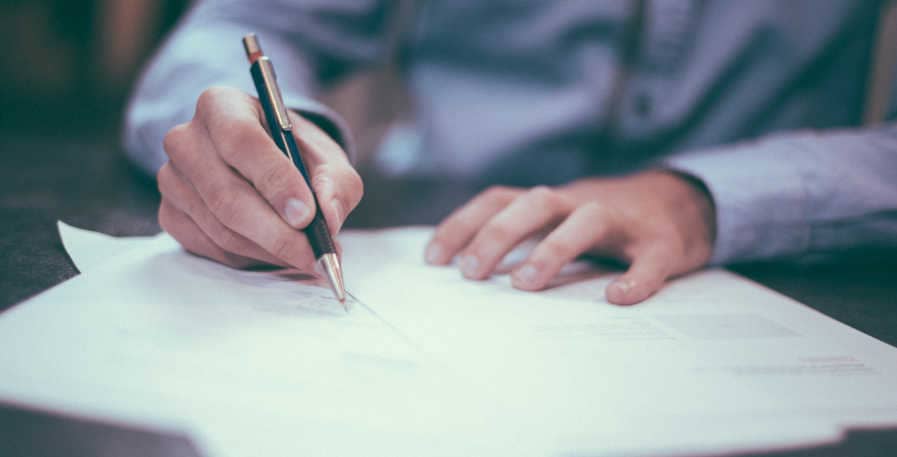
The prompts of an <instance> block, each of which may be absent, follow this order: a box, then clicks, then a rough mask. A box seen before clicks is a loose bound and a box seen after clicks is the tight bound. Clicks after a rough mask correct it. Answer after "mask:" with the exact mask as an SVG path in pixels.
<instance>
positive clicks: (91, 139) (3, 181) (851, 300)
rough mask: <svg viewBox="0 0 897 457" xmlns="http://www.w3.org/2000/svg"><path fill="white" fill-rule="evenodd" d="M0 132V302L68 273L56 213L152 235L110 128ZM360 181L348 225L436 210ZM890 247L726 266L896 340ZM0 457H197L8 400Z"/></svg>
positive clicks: (418, 195)
mask: <svg viewBox="0 0 897 457" xmlns="http://www.w3.org/2000/svg"><path fill="white" fill-rule="evenodd" d="M0 138H2V143H0V310H5V309H7V308H9V307H11V306H13V305H15V304H16V303H19V302H21V301H22V300H25V299H27V298H28V297H30V296H33V295H34V294H36V293H39V292H40V291H43V290H45V289H47V288H49V287H51V286H53V285H56V284H58V283H60V282H62V281H64V280H65V279H68V278H70V277H72V276H75V275H76V274H78V272H77V270H76V269H75V267H74V265H73V264H72V262H71V260H70V259H69V258H68V255H67V254H66V253H65V250H64V248H63V246H62V243H61V241H60V239H59V235H58V233H57V230H56V221H57V220H60V219H61V220H64V221H66V222H68V223H70V224H73V225H75V226H78V227H84V228H88V229H91V230H97V231H101V232H105V233H108V234H112V235H149V234H154V233H158V232H159V230H160V229H159V225H158V223H157V221H156V207H157V205H158V201H159V195H158V192H157V191H156V189H155V183H154V182H153V181H152V180H151V179H148V178H147V177H145V176H143V175H141V174H140V173H139V172H137V171H136V170H135V169H133V168H132V167H131V166H130V165H129V164H128V162H127V161H126V160H125V159H124V157H123V155H122V154H121V152H120V149H119V147H118V142H117V138H116V135H115V134H111V133H108V132H107V133H100V134H96V133H94V134H90V135H83V136H72V135H62V134H61V135H59V136H53V135H50V136H47V135H46V134H41V135H36V134H22V133H14V134H10V133H8V132H7V133H3V134H0ZM366 188H367V195H366V197H365V201H364V202H363V203H362V206H361V207H360V208H359V210H358V211H357V212H356V213H354V214H353V215H352V217H351V218H350V219H349V221H348V222H347V226H349V227H378V226H385V225H389V224H405V223H412V222H414V223H433V222H435V221H436V220H437V219H438V218H439V216H440V214H438V213H432V214H429V215H428V216H425V217H424V218H423V219H417V220H405V219H388V220H384V219H383V218H382V217H378V215H379V214H382V211H378V209H379V208H385V207H396V206H398V205H400V204H402V203H399V202H397V201H396V200H395V198H396V196H397V195H402V194H409V193H408V192H406V191H408V190H409V189H413V190H414V192H411V193H410V194H411V195H414V197H415V200H414V201H412V202H408V203H407V204H409V205H417V206H427V205H430V203H431V202H430V201H429V200H430V199H431V198H444V196H443V197H437V196H436V194H435V193H430V192H429V191H428V189H427V188H426V183H422V182H398V183H397V182H394V181H391V182H387V181H384V180H379V179H377V178H371V179H370V180H368V181H367V184H366ZM466 195H467V192H459V193H458V194H457V195H454V196H452V197H449V198H453V199H454V200H455V201H454V202H460V201H461V200H463V199H464V198H465V197H466ZM454 202H449V203H454ZM444 203H445V202H444ZM431 206H434V207H435V206H443V205H431ZM895 254H897V252H887V251H871V252H869V251H867V252H859V253H857V252H854V253H850V254H845V255H843V256H840V257H839V258H838V259H837V260H834V261H827V262H820V263H814V264H803V265H799V264H794V263H756V264H746V265H738V266H735V267H733V270H734V271H736V272H738V273H740V274H743V275H745V276H747V277H749V278H751V279H753V280H755V281H757V282H760V283H761V284H764V285H766V286H768V287H770V288H772V289H774V290H777V291H779V292H781V293H783V294H785V295H788V296H790V297H792V298H795V299H797V300H799V301H801V302H803V303H806V304H808V305H810V306H812V307H813V308H815V309H817V310H819V311H821V312H823V313H825V314H827V315H829V316H831V317H833V318H835V319H837V320H839V321H841V322H844V323H846V324H847V325H850V326H852V327H855V328H857V329H859V330H861V331H863V332H865V333H867V334H869V335H872V336H873V337H876V338H878V339H880V340H882V341H884V342H886V343H888V344H891V345H897V260H895V259H897V255H895ZM0 373H2V367H0ZM0 376H2V374H0ZM895 389H897V386H895ZM0 454H2V455H29V456H57V455H58V456H62V455H82V456H88V455H97V456H107V455H108V456H112V455H137V456H148V457H149V456H193V455H198V454H197V453H196V450H195V448H194V447H193V446H192V444H191V443H190V441H189V437H186V436H181V435H177V436H173V435H166V434H163V433H159V432H157V431H153V430H140V429H134V428H130V427H126V426H122V425H116V424H107V423H103V422H98V421H93V420H89V419H84V418H76V417H67V416H61V415H57V414H54V413H50V412H43V411H38V410H34V409H30V408H27V407H23V406H19V405H12V404H5V405H3V404H0ZM752 455H755V454H752ZM762 455H770V456H782V457H784V456H806V457H809V456H844V457H846V456H850V457H854V456H895V455H897V428H894V429H885V430H854V431H851V432H850V433H849V434H848V436H847V438H845V440H843V441H842V442H840V443H836V444H832V445H826V446H821V447H815V448H809V449H801V450H788V451H781V452H769V453H764V454H762Z"/></svg>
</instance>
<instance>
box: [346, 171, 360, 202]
mask: <svg viewBox="0 0 897 457" xmlns="http://www.w3.org/2000/svg"><path fill="white" fill-rule="evenodd" d="M346 182H347V183H348V188H349V189H350V192H349V195H350V197H351V203H352V206H353V207H354V206H356V205H358V203H359V202H360V201H361V198H362V197H363V196H364V181H363V180H362V179H361V175H359V174H358V172H357V171H355V169H354V168H349V173H348V177H347V179H346Z"/></svg>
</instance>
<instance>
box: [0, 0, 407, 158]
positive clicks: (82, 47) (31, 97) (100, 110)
mask: <svg viewBox="0 0 897 457" xmlns="http://www.w3.org/2000/svg"><path fill="white" fill-rule="evenodd" d="M189 5H190V0H0V40H2V43H4V45H5V47H6V50H5V52H2V53H0V107H2V109H0V137H3V138H9V137H11V136H12V137H22V136H31V135H34V134H40V135H44V136H45V135H55V136H66V137H68V138H72V137H73V136H76V137H77V136H80V137H85V136H86V137H90V138H104V139H108V140H109V141H112V140H113V138H114V139H115V140H116V141H117V138H118V136H119V132H120V128H121V122H122V112H123V110H124V108H125V105H126V103H127V98H128V95H129V93H130V91H131V89H132V87H133V85H134V83H135V81H136V79H137V77H138V76H139V75H140V71H141V69H142V68H143V67H144V65H145V64H146V62H147V60H148V59H149V58H151V57H152V53H153V51H154V49H155V48H156V47H157V46H158V45H159V44H160V43H161V41H162V40H163V39H164V37H165V34H166V33H167V32H169V31H170V30H171V28H172V27H173V26H174V25H175V24H176V23H177V21H178V19H179V18H180V17H181V16H182V15H183V14H184V13H185V12H186V11H187V9H188V7H189ZM234 45H235V46H239V43H235V44H234ZM247 77H248V76H247ZM374 86H376V87H377V88H378V90H372V87H374ZM402 95H403V94H402V93H401V90H400V88H399V83H398V82H397V80H396V78H395V77H394V71H393V70H392V69H390V68H380V69H374V70H372V71H369V72H367V73H366V74H363V75H358V77H354V78H351V79H350V80H348V81H346V82H344V83H342V84H341V85H340V86H339V87H337V88H335V89H334V90H333V91H332V92H331V93H328V94H325V96H324V97H323V98H324V101H325V103H327V104H329V105H331V106H333V107H335V108H336V109H337V111H339V112H340V113H341V114H342V115H343V116H344V117H345V118H346V120H347V121H348V123H349V125H351V126H352V127H353V134H354V135H355V139H356V145H357V146H358V150H359V152H360V153H362V154H364V155H365V156H366V157H369V156H370V152H371V151H372V150H373V149H374V148H375V147H376V145H377V144H378V143H379V140H380V138H381V136H382V134H383V132H384V130H385V128H386V127H387V126H388V125H389V123H390V122H391V121H392V119H394V117H395V116H396V115H397V112H394V111H397V110H398V109H400V108H401V106H402V103H395V100H396V98H397V97H398V98H399V99H400V100H401V99H402ZM383 97H390V99H391V100H392V101H393V102H392V103H383V104H380V103H376V101H377V100H378V99H381V98H383ZM371 107H379V108H377V111H376V112H374V111H372V109H371ZM396 107H399V108H396ZM384 109H387V110H392V111H389V112H384ZM48 124H49V126H48ZM107 144H108V143H107Z"/></svg>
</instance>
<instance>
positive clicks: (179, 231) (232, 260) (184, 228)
mask: <svg viewBox="0 0 897 457" xmlns="http://www.w3.org/2000/svg"><path fill="white" fill-rule="evenodd" d="M159 225H161V226H162V228H163V229H164V230H165V231H166V232H168V233H169V234H170V235H171V236H172V237H174V239H175V240H177V241H178V243H180V244H181V246H183V247H184V249H186V250H187V251H189V252H191V253H193V254H196V255H198V256H200V257H205V258H207V259H212V260H214V261H216V262H218V263H221V264H224V265H227V266H230V267H233V268H240V269H243V268H249V267H252V266H255V265H256V264H258V262H257V261H255V260H253V259H249V258H246V257H241V256H239V255H236V254H231V253H229V252H227V251H225V250H224V249H221V248H220V247H219V246H218V245H216V244H215V243H214V242H213V241H212V240H211V239H210V238H209V237H208V236H206V235H205V234H204V233H203V232H202V230H200V228H199V226H197V225H196V224H195V223H194V222H193V220H192V219H190V217H189V216H187V215H186V214H185V213H182V212H181V211H179V210H178V209H177V208H175V206H174V205H172V204H171V203H170V202H168V201H167V200H166V199H163V200H162V203H161V204H160V205H159Z"/></svg>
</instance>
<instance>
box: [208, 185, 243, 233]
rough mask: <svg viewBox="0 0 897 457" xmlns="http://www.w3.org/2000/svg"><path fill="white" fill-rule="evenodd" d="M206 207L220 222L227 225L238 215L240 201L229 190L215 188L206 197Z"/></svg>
mask: <svg viewBox="0 0 897 457" xmlns="http://www.w3.org/2000/svg"><path fill="white" fill-rule="evenodd" d="M208 207H209V209H210V210H211V211H212V213H213V214H215V216H216V217H217V218H218V219H219V220H220V221H221V222H223V223H224V224H225V225H228V224H229V223H232V222H233V221H234V220H235V219H236V218H237V216H238V215H239V211H240V201H239V200H238V199H237V198H236V196H235V195H234V194H233V193H231V192H230V191H227V190H224V189H215V190H212V192H211V194H210V197H209V199H208Z"/></svg>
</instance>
